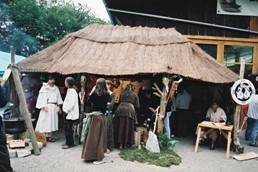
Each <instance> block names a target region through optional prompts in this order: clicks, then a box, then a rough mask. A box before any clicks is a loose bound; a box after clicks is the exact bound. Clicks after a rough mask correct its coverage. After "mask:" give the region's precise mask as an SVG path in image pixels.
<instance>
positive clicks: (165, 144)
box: [159, 133, 178, 151]
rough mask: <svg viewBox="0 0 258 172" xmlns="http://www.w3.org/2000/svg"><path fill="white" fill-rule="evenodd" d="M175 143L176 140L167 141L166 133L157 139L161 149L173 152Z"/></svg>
mask: <svg viewBox="0 0 258 172" xmlns="http://www.w3.org/2000/svg"><path fill="white" fill-rule="evenodd" d="M177 143H178V141H177V140H173V139H169V138H168V137H167V134H166V133H165V134H163V135H161V136H160V137H159V145H160V147H161V148H166V149H168V150H171V151H173V150H174V148H175V146H176V144H177Z"/></svg>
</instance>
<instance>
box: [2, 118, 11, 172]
mask: <svg viewBox="0 0 258 172" xmlns="http://www.w3.org/2000/svg"><path fill="white" fill-rule="evenodd" d="M0 118H1V117H0ZM0 171H1V172H7V171H8V172H9V171H13V169H12V167H11V163H10V157H9V152H8V149H7V146H6V135H5V132H4V129H3V127H2V125H1V124H0Z"/></svg>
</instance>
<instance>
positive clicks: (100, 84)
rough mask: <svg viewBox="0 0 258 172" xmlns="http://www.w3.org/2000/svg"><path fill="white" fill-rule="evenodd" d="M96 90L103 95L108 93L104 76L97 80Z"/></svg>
mask: <svg viewBox="0 0 258 172" xmlns="http://www.w3.org/2000/svg"><path fill="white" fill-rule="evenodd" d="M95 92H96V93H97V94H98V95H99V96H103V95H105V94H106V93H107V85H106V81H105V79H104V78H99V79H98V80H97V81H96V90H95Z"/></svg>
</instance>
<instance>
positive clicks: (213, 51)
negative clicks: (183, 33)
mask: <svg viewBox="0 0 258 172" xmlns="http://www.w3.org/2000/svg"><path fill="white" fill-rule="evenodd" d="M197 45H198V46H199V47H200V48H201V49H202V50H204V51H205V52H206V53H208V54H209V55H210V56H211V57H213V58H214V59H216V58H217V45H215V44H197Z"/></svg>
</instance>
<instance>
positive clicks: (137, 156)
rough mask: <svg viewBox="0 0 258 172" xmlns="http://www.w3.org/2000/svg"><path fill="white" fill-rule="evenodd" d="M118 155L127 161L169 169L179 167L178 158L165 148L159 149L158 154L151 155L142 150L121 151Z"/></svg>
mask: <svg viewBox="0 0 258 172" xmlns="http://www.w3.org/2000/svg"><path fill="white" fill-rule="evenodd" d="M119 155H120V157H121V158H122V159H124V160H127V161H138V162H141V163H149V164H153V165H157V166H161V167H170V166H171V165H179V164H180V163H181V157H180V156H178V155H177V154H176V153H175V152H174V151H172V150H168V149H165V148H163V149H161V150H160V153H152V152H150V151H148V150H146V149H144V148H142V149H137V148H129V149H122V150H121V152H120V154H119Z"/></svg>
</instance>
